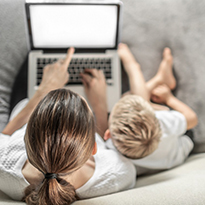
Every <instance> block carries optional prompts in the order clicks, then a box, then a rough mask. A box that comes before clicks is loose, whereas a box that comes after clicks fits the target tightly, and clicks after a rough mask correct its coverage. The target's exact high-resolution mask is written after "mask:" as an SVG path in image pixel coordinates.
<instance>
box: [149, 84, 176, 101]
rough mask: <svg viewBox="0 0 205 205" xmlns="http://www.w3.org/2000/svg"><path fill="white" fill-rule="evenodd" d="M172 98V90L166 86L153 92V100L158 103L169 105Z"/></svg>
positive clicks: (161, 86) (163, 85) (160, 86)
mask: <svg viewBox="0 0 205 205" xmlns="http://www.w3.org/2000/svg"><path fill="white" fill-rule="evenodd" d="M172 96H173V95H172V93H171V90H170V88H169V87H168V86H167V85H166V84H162V85H159V86H158V87H156V88H155V89H154V90H153V91H152V96H151V99H152V100H153V101H154V102H156V103H164V104H167V102H168V100H169V98H170V97H172Z"/></svg>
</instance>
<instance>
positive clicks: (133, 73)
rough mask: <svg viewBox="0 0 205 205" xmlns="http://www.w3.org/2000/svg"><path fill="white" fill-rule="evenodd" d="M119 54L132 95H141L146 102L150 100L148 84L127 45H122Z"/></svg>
mask: <svg viewBox="0 0 205 205" xmlns="http://www.w3.org/2000/svg"><path fill="white" fill-rule="evenodd" d="M118 54H119V56H120V58H121V60H122V62H123V65H124V68H125V71H126V73H127V75H128V78H129V84H130V93H131V94H135V95H139V96H141V97H142V98H144V99H145V100H147V101H149V100H150V95H149V92H148V89H147V87H146V82H145V79H144V76H143V74H142V71H141V68H140V65H139V63H138V62H137V61H136V60H135V58H134V56H133V55H132V53H131V51H130V50H129V48H128V46H127V45H126V44H122V43H121V44H120V45H119V48H118Z"/></svg>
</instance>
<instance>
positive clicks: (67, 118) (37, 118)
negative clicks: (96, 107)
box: [24, 89, 95, 205]
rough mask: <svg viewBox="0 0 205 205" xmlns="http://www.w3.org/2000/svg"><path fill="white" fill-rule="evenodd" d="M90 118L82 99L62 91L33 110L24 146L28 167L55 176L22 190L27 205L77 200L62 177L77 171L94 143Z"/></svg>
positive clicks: (57, 91)
mask: <svg viewBox="0 0 205 205" xmlns="http://www.w3.org/2000/svg"><path fill="white" fill-rule="evenodd" d="M94 135H95V125H94V117H93V114H92V112H91V110H90V108H89V107H88V105H87V103H86V102H85V100H84V99H82V98H81V97H80V96H79V95H77V94H75V93H73V92H71V91H69V90H65V89H59V90H56V91H52V92H50V93H49V94H48V95H47V96H46V97H45V98H44V99H43V100H42V101H41V102H40V103H39V105H38V106H37V108H36V109H35V110H34V112H33V114H32V116H31V118H30V120H29V122H28V126H27V131H26V135H25V144H26V150H27V155H28V159H29V161H30V163H31V164H32V165H33V166H34V167H36V168H37V169H38V170H40V171H41V172H42V173H44V174H46V173H55V174H57V177H56V178H51V179H46V178H45V179H44V180H43V182H42V183H41V184H39V185H38V186H35V185H30V186H28V187H27V188H26V190H25V197H24V200H25V202H26V203H27V204H29V205H47V204H48V205H65V204H66V205H68V204H71V203H72V202H74V201H75V200H76V199H78V197H77V195H76V192H75V188H74V187H73V185H72V184H70V183H69V182H67V181H65V180H64V179H63V178H62V176H64V175H66V174H71V173H73V172H74V171H76V170H77V169H79V168H80V167H81V166H82V165H83V164H84V163H85V162H86V161H87V160H88V159H89V157H90V156H91V153H92V150H93V147H94V143H95V138H94Z"/></svg>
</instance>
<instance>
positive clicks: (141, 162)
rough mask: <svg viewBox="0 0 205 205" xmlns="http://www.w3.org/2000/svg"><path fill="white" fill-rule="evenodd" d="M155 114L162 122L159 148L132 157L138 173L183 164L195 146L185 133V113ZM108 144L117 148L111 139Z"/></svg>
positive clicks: (111, 147)
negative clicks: (144, 155)
mask: <svg viewBox="0 0 205 205" xmlns="http://www.w3.org/2000/svg"><path fill="white" fill-rule="evenodd" d="M155 114H156V117H157V119H158V120H159V122H160V126H161V129H162V137H161V140H160V143H159V145H158V148H157V149H156V150H155V151H154V152H153V153H152V154H150V155H148V156H146V157H144V158H142V159H136V160H131V159H130V161H132V162H133V164H134V165H135V166H136V168H137V173H138V175H140V174H145V173H151V172H153V171H158V170H163V169H170V168H172V167H175V166H177V165H180V164H182V163H183V162H184V160H185V159H186V158H187V157H188V155H189V153H190V152H191V150H192V149H193V146H194V144H193V142H192V140H191V139H190V138H189V137H188V136H186V135H184V133H185V132H186V128H187V122H186V119H185V117H184V115H182V114H181V113H179V112H177V111H173V110H172V111H155ZM106 145H107V147H108V148H110V149H114V150H116V148H115V147H114V145H113V143H112V141H111V139H109V140H108V141H107V142H106Z"/></svg>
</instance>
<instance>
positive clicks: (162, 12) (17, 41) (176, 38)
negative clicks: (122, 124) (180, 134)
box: [0, 0, 205, 205]
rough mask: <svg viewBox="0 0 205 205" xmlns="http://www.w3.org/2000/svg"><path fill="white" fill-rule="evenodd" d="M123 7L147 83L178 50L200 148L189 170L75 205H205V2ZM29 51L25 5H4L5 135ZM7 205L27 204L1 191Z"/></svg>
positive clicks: (1, 115)
mask: <svg viewBox="0 0 205 205" xmlns="http://www.w3.org/2000/svg"><path fill="white" fill-rule="evenodd" d="M45 1H46V0H45ZM48 1H49V0H48ZM48 1H46V2H48ZM50 1H51V0H50ZM99 1H102V0H99ZM122 1H123V3H124V21H123V35H122V41H123V42H125V43H127V44H128V45H129V47H130V48H131V50H132V52H133V53H134V55H135V57H136V58H137V60H138V61H139V63H140V64H141V67H142V71H143V73H144V75H145V78H146V80H148V79H150V78H151V77H152V76H153V75H154V74H155V73H156V71H157V68H158V65H159V63H160V61H161V58H162V51H163V48H164V47H166V46H168V47H170V48H171V49H172V52H173V56H174V72H175V76H176V78H177V82H178V84H177V88H176V90H175V91H174V94H175V95H176V96H177V97H178V98H179V99H181V100H182V101H184V102H185V103H187V104H188V105H189V106H191V107H192V108H193V109H194V110H195V111H196V112H197V114H198V117H199V124H198V125H197V127H196V128H195V129H194V141H195V148H194V150H193V153H192V154H191V156H190V157H189V158H188V159H187V160H186V161H185V163H184V164H183V165H181V166H178V167H175V168H173V169H171V170H167V171H163V172H159V173H155V174H152V175H148V176H142V177H138V178H137V180H136V186H135V188H134V189H131V190H127V191H123V192H120V193H115V194H110V195H107V196H102V197H96V198H93V199H88V200H81V201H77V202H75V203H74V204H75V205H81V204H82V205H86V204H89V205H92V204H98V205H100V204H103V205H104V204H112V205H115V204H118V205H124V204H129V205H132V204H133V205H135V204H140V205H141V204H142V205H148V204H152V205H153V204H157V205H165V204H166V205H181V204H186V205H193V204H194V205H195V204H196V205H205V134H204V133H205V126H204V122H205V101H204V96H205V89H204V87H205V69H204V65H205V58H204V54H205V40H204V36H205V13H204V9H205V0H189V1H184V0H143V1H141V0H122ZM61 2H64V1H61ZM28 50H29V47H28V44H27V32H26V29H25V14H24V0H0V131H2V130H3V128H4V126H5V124H6V122H7V120H8V115H9V102H10V94H11V92H12V86H13V83H14V78H15V76H16V75H17V73H18V72H19V69H20V67H21V64H22V63H23V61H24V59H25V57H26V55H27V52H28ZM122 77H123V78H122V79H123V85H122V90H123V91H126V90H128V89H129V87H128V80H127V78H126V76H125V75H124V73H122ZM0 177H1V176H0ZM6 204H25V203H22V202H15V201H13V200H12V199H10V198H9V197H8V196H6V195H5V194H4V193H3V192H1V191H0V205H6Z"/></svg>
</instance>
